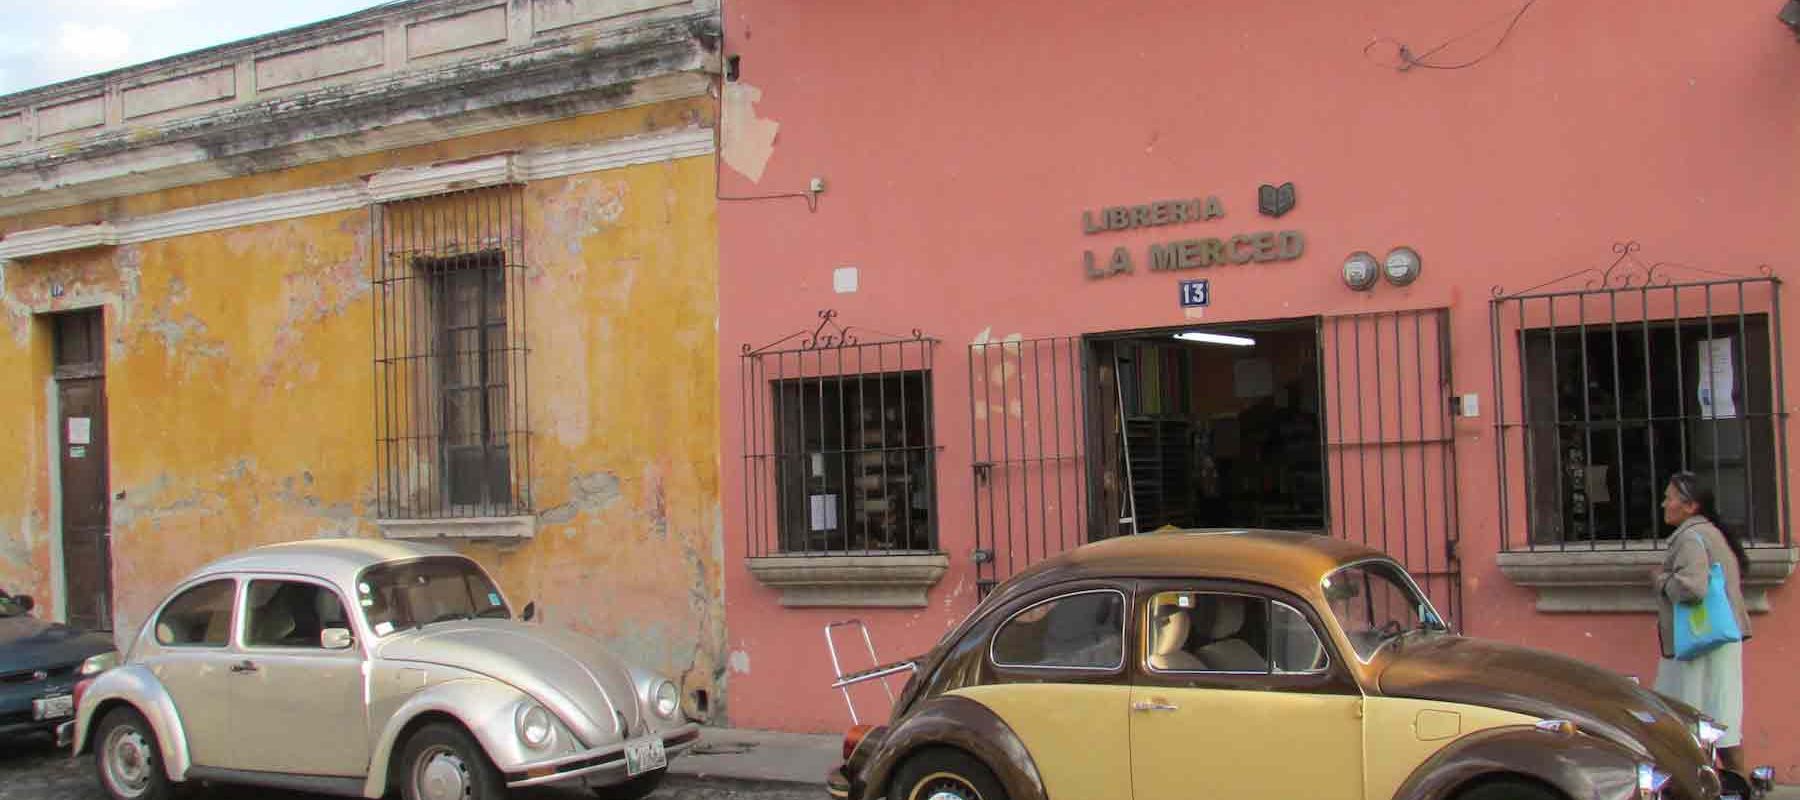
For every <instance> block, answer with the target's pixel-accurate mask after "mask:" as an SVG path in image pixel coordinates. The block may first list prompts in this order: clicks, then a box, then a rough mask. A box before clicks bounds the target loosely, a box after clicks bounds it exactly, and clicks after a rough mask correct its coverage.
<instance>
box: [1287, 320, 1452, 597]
mask: <svg viewBox="0 0 1800 800" xmlns="http://www.w3.org/2000/svg"><path fill="white" fill-rule="evenodd" d="M1319 374H1320V380H1321V387H1322V391H1321V397H1322V398H1323V400H1324V406H1325V409H1326V413H1325V418H1324V442H1323V446H1324V448H1325V469H1326V472H1327V475H1328V478H1327V481H1326V491H1327V492H1328V493H1329V494H1330V497H1329V498H1327V499H1328V501H1329V504H1330V507H1331V510H1332V513H1331V515H1330V519H1329V522H1328V524H1329V526H1330V532H1331V535H1332V536H1336V537H1339V538H1342V539H1347V540H1349V541H1352V542H1356V543H1358V544H1362V545H1366V546H1368V547H1373V548H1376V549H1378V550H1382V551H1384V552H1386V553H1387V554H1389V555H1391V556H1393V557H1394V558H1395V559H1397V560H1398V561H1400V562H1401V563H1402V564H1404V565H1405V566H1406V569H1407V571H1408V572H1411V573H1412V575H1413V577H1414V578H1415V579H1417V580H1418V581H1419V583H1420V587H1419V588H1421V589H1423V590H1425V592H1426V593H1427V594H1428V595H1430V597H1431V600H1432V603H1433V604H1435V605H1436V606H1437V607H1438V611H1439V612H1441V613H1445V614H1448V615H1450V618H1451V619H1452V620H1454V621H1457V622H1460V621H1461V619H1462V616H1461V612H1462V581H1461V574H1460V567H1459V563H1458V560H1457V552H1456V544H1457V492H1456V437H1455V430H1454V427H1453V425H1452V416H1451V407H1450V392H1451V388H1450V387H1451V385H1452V384H1451V375H1450V314H1449V311H1448V310H1447V309H1441V308H1437V309H1415V310H1403V311H1384V312H1377V313H1369V314H1352V315H1346V316H1339V317H1325V318H1323V319H1322V320H1320V324H1319Z"/></svg>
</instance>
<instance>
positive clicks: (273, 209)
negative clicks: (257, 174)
mask: <svg viewBox="0 0 1800 800" xmlns="http://www.w3.org/2000/svg"><path fill="white" fill-rule="evenodd" d="M712 152H713V131H712V129H711V128H680V129H675V130H670V131H664V132H659V133H654V134H646V135H642V136H629V137H625V138H622V139H613V140H609V141H605V142H599V143H596V144H592V145H584V146H580V147H563V148H556V149H547V150H537V151H524V152H520V153H504V154H499V155H494V156H486V157H482V158H476V159H468V160H463V161H454V162H445V163H441V164H429V165H421V166H413V167H398V168H395V169H391V170H384V171H382V172H378V173H375V174H373V175H370V176H369V177H367V178H365V179H363V180H358V181H352V182H348V183H340V184H334V185H331V186H321V187H317V188H312V189H300V190H297V191H292V192H280V193H276V194H269V195H263V196H260V197H250V198H244V199H241V200H227V201H223V202H218V203H208V204H206V205H199V206H193V207H191V208H184V209H180V210H177V211H168V212H164V213H161V214H150V215H146V216H143V217H137V218H133V219H125V220H117V221H113V222H102V223H98V224H94V225H72V226H57V227H51V228H38V229H34V230H28V231H20V232H18V233H14V234H11V235H9V236H7V237H6V238H4V239H0V260H11V259H19V258H29V257H31V256H40V255H48V254H51V253H60V252H68V251H73V250H82V249H87V248H91V247H101V246H108V245H122V244H138V243H141V242H150V241H155V240H158V239H170V238H174V237H177V236H187V235H189V234H195V233H206V232H209V231H218V230H225V229H228V228H235V227H240V226H244V225H256V224H260V223H265V222H280V221H283V220H290V219H299V218H302V217H310V216H316V215H319V214H331V213H335V212H340V211H350V210H354V209H357V208H363V207H366V206H370V205H374V204H377V203H392V202H396V201H401V200H411V199H416V198H421V197H431V196H433V195H440V194H445V193H448V192H455V191H463V190H467V189H475V188H481V187H486V186H498V185H502V184H510V183H521V182H528V181H543V180H551V179H554V178H562V177H567V176H570V175H576V174H581V173H585V172H599V171H604V170H609V169H618V168H621V167H629V166H635V165H639V164H654V163H659V162H664V161H675V160H680V159H684V158H695V157H699V156H705V155H710V154H711V153H712Z"/></svg>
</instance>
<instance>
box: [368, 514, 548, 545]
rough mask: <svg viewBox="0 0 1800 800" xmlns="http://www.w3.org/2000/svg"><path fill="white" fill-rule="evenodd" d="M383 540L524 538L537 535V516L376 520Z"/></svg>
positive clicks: (520, 539) (518, 539) (500, 539)
mask: <svg viewBox="0 0 1800 800" xmlns="http://www.w3.org/2000/svg"><path fill="white" fill-rule="evenodd" d="M375 526H376V527H378V528H380V529H381V535H382V537H383V538H387V539H412V540H419V539H423V540H431V539H452V540H456V541H469V540H492V541H524V540H527V539H531V538H533V537H536V536H537V517H535V516H531V515H524V516H517V517H466V518H462V519H378V520H376V521H375Z"/></svg>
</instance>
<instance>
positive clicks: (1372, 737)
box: [828, 531, 1749, 800]
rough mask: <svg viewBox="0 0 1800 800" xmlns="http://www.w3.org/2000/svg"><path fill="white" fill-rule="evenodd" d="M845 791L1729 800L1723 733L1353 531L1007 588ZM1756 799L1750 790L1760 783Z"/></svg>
mask: <svg viewBox="0 0 1800 800" xmlns="http://www.w3.org/2000/svg"><path fill="white" fill-rule="evenodd" d="M914 663H915V670H914V674H913V677H912V679H911V680H910V681H909V682H908V684H907V686H906V689H905V691H904V692H902V694H901V696H900V698H899V700H898V701H897V703H896V705H895V708H894V711H893V714H892V717H891V719H890V721H889V723H888V724H887V725H883V726H874V727H870V726H859V727H857V728H854V729H852V730H851V732H850V734H849V735H848V736H847V737H846V739H845V745H844V749H845V753H846V756H845V762H844V764H843V765H841V766H840V767H839V768H837V769H836V770H835V771H834V772H833V773H832V774H831V775H830V776H829V779H828V788H829V789H830V791H831V794H832V795H834V796H836V797H840V798H854V800H872V799H873V798H877V797H886V798H888V800H1045V799H1046V798H1078V799H1079V800H1133V798H1135V799H1136V800H1163V799H1164V798H1182V797H1199V798H1230V797H1241V798H1285V797H1305V798H1308V800H1390V799H1393V800H1658V798H1663V797H1667V798H1679V799H1680V800H1713V798H1717V797H1719V796H1720V793H1721V777H1720V774H1719V772H1718V771H1717V769H1716V767H1715V754H1714V752H1713V745H1714V743H1716V742H1717V741H1718V740H1719V737H1720V736H1722V735H1723V730H1722V729H1721V728H1719V727H1718V726H1716V725H1714V724H1713V723H1711V722H1710V721H1708V720H1705V719H1703V718H1701V717H1700V715H1699V714H1697V713H1696V712H1694V711H1693V710H1692V709H1690V708H1687V707H1685V706H1681V705H1678V704H1676V703H1674V702H1672V701H1670V700H1668V699H1665V698H1663V697H1661V696H1659V695H1657V694H1655V693H1653V692H1650V691H1648V690H1646V689H1643V688H1641V687H1639V686H1638V685H1637V684H1635V683H1633V682H1632V681H1630V680H1628V679H1626V678H1624V677H1622V676H1619V675H1616V674H1614V673H1611V672H1607V671H1604V670H1601V669H1597V668H1595V667H1592V666H1589V665H1587V664H1583V663H1581V662H1579V661H1574V660H1571V659H1567V658H1563V657H1560V656H1556V655H1552V654H1548V653H1543V652H1538V651H1533V650H1527V649H1524V648H1519V647H1511V646H1506V645H1501V644H1497V643H1492V642H1484V641H1480V640H1476V639H1469V638H1465V637H1462V636H1458V635H1455V634H1454V633H1452V632H1451V631H1450V629H1449V626H1448V625H1447V624H1446V623H1445V622H1444V620H1443V618H1442V617H1440V616H1439V614H1438V613H1437V611H1436V610H1435V609H1434V608H1433V607H1432V604H1431V602H1430V601H1429V600H1428V599H1427V598H1426V596H1425V595H1424V594H1423V593H1421V592H1420V591H1419V588H1418V586H1417V585H1416V584H1415V583H1414V581H1413V579H1412V577H1411V576H1409V575H1408V574H1407V572H1406V570H1405V569H1404V568H1402V567H1401V566H1400V565H1399V564H1398V563H1396V562H1395V561H1394V560H1392V559H1390V558H1388V557H1386V556H1384V555H1382V554H1381V553H1378V552H1376V551H1373V550H1369V549H1367V548H1364V547H1360V546H1358V545H1354V544H1350V543H1347V542H1344V541H1342V540H1337V539H1332V538H1327V537H1321V536H1314V535H1309V534H1301V533H1284V532H1266V531H1229V532H1182V533H1160V534H1148V535H1142V536H1134V537H1126V538H1121V539H1114V540H1110V541H1107V542H1102V543H1097V544H1092V545H1088V546H1086V547H1082V548H1079V549H1077V550H1074V551H1071V552H1069V553H1067V554H1064V555H1062V556H1059V557H1057V558H1054V559H1051V560H1048V561H1046V562H1044V563H1042V564H1039V565H1037V566H1035V567H1034V568H1032V569H1031V570H1029V571H1027V572H1025V573H1023V574H1021V575H1019V576H1017V577H1015V578H1013V579H1012V580H1010V581H1008V582H1007V583H1006V584H1004V585H1002V586H1000V587H999V588H998V589H996V590H995V591H994V592H993V593H992V594H991V595H990V596H989V597H988V598H987V599H986V600H985V601H983V602H982V603H981V605H980V606H979V607H978V608H976V609H975V611H974V612H973V613H971V614H970V615H969V617H968V618H967V619H965V620H964V621H963V622H962V624H961V625H959V626H958V627H957V628H956V629H955V630H953V631H951V632H950V633H949V634H948V635H946V636H945V638H944V639H943V640H942V641H941V642H940V643H939V644H938V646H937V647H936V648H934V649H933V650H932V652H931V653H930V654H928V655H927V656H924V657H922V658H920V659H918V660H916V661H915V662H914ZM1743 793H1745V794H1748V793H1749V791H1748V789H1746V790H1745V791H1744V792H1743Z"/></svg>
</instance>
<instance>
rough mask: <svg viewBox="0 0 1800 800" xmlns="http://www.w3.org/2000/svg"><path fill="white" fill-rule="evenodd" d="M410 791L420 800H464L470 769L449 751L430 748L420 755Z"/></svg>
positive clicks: (467, 793)
mask: <svg viewBox="0 0 1800 800" xmlns="http://www.w3.org/2000/svg"><path fill="white" fill-rule="evenodd" d="M413 789H414V790H415V793H416V794H417V795H418V796H419V797H420V798H421V800H463V799H464V798H466V797H468V796H469V767H468V765H467V764H464V763H463V760H462V759H461V758H460V757H458V756H457V755H456V753H454V752H451V751H450V749H449V748H445V747H433V748H431V749H430V750H426V751H425V752H424V753H421V754H420V755H419V764H418V767H417V768H415V769H414V771H413Z"/></svg>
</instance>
